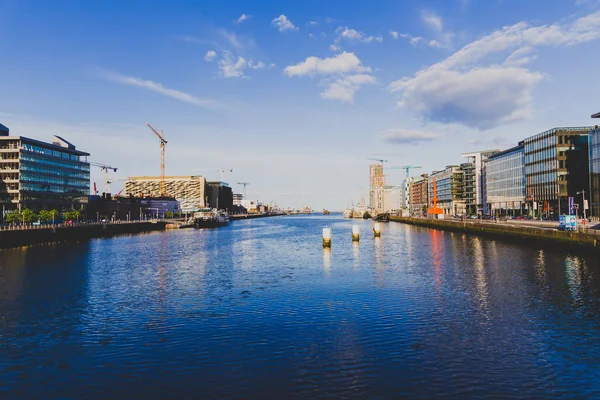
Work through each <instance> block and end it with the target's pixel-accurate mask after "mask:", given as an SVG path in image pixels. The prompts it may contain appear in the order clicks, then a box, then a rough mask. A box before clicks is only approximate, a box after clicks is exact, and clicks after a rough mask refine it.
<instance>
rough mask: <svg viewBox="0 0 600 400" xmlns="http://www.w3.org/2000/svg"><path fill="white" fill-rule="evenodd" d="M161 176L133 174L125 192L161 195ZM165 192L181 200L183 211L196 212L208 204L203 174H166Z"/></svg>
mask: <svg viewBox="0 0 600 400" xmlns="http://www.w3.org/2000/svg"><path fill="white" fill-rule="evenodd" d="M160 180H161V178H160V176H131V177H129V178H127V181H125V193H126V195H128V196H135V197H160ZM165 194H166V195H167V196H170V197H174V198H175V199H176V200H177V201H179V205H180V209H181V212H184V213H186V212H194V211H196V210H198V209H199V208H203V207H205V205H206V197H205V196H206V179H204V177H203V176H165Z"/></svg>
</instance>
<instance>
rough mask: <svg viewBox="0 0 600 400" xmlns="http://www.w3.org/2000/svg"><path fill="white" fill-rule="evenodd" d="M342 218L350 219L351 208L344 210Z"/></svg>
mask: <svg viewBox="0 0 600 400" xmlns="http://www.w3.org/2000/svg"><path fill="white" fill-rule="evenodd" d="M344 218H352V209H351V208H346V209H345V210H344Z"/></svg>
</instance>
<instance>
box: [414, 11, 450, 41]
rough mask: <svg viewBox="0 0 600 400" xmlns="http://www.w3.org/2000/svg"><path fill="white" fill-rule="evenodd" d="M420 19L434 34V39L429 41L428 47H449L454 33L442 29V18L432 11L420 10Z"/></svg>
mask: <svg viewBox="0 0 600 400" xmlns="http://www.w3.org/2000/svg"><path fill="white" fill-rule="evenodd" d="M421 19H422V20H423V22H424V23H425V24H426V25H427V26H429V28H430V29H431V30H433V32H434V33H435V36H436V40H430V41H429V45H430V47H436V48H442V47H445V48H450V46H451V45H452V39H453V38H454V34H453V33H450V32H445V31H444V24H443V22H442V18H441V17H440V16H438V15H436V14H435V13H433V12H430V11H423V12H421Z"/></svg>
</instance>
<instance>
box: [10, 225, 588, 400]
mask: <svg viewBox="0 0 600 400" xmlns="http://www.w3.org/2000/svg"><path fill="white" fill-rule="evenodd" d="M352 223H353V222H351V221H348V220H346V221H344V220H343V219H341V218H340V217H339V216H334V215H332V216H329V217H327V216H298V217H278V218H270V219H263V220H254V221H239V222H233V223H232V224H231V226H229V227H227V228H223V229H219V230H203V231H199V230H181V231H174V232H161V233H154V234H147V235H139V236H128V237H118V238H113V239H104V240H94V241H91V242H89V243H82V244H60V245H55V246H38V247H30V248H26V249H16V250H8V251H2V252H0V398H14V399H28V398H40V399H42V398H44V399H46V398H61V399H81V398H134V397H135V398H145V399H162V398H213V399H217V398H219V399H221V398H279V399H284V398H315V397H319V398H327V397H329V398H348V397H353V398H369V399H377V398H397V397H407V398H426V397H438V398H567V397H568V398H600V330H599V322H600V308H599V305H600V278H599V277H600V265H599V262H598V260H597V259H596V258H595V257H589V256H578V255H570V254H565V253H564V252H558V251H553V250H552V248H544V249H542V248H538V247H530V246H527V244H526V243H524V244H523V245H518V244H508V243H503V242H498V241H489V240H485V239H480V238H476V237H472V236H466V235H460V234H452V233H444V232H440V231H435V230H428V229H422V228H417V227H411V226H406V225H401V224H395V223H390V224H385V225H384V231H383V235H382V237H381V238H380V239H373V238H372V237H371V233H370V225H371V222H370V221H364V222H363V221H359V222H358V223H359V224H361V226H362V232H363V235H362V238H361V239H362V240H361V242H360V244H359V245H357V246H353V244H352V242H351V240H350V239H351V228H350V227H351V224H352ZM326 224H328V225H329V226H330V227H332V228H333V247H332V249H331V250H323V249H322V247H321V228H322V227H324V226H325V225H326Z"/></svg>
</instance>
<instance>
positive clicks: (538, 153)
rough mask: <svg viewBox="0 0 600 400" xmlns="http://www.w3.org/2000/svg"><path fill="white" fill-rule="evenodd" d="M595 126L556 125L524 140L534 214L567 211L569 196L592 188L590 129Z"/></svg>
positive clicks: (526, 177) (528, 185)
mask: <svg viewBox="0 0 600 400" xmlns="http://www.w3.org/2000/svg"><path fill="white" fill-rule="evenodd" d="M592 129H593V128H592V127H589V126H588V127H569V128H553V129H550V130H547V131H545V132H542V133H539V134H537V135H534V136H531V137H528V138H526V139H525V140H524V148H525V179H526V182H525V183H526V200H527V202H528V203H529V206H530V210H531V211H530V212H531V213H532V214H535V215H536V216H537V215H539V214H545V215H553V214H557V213H558V212H559V211H560V213H563V214H564V213H567V212H569V210H568V208H569V207H568V203H569V197H573V198H576V197H577V196H578V194H577V192H580V191H582V190H584V191H585V192H586V193H587V192H589V153H588V132H589V131H590V130H592ZM579 197H580V198H581V195H579ZM580 203H581V202H580Z"/></svg>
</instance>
